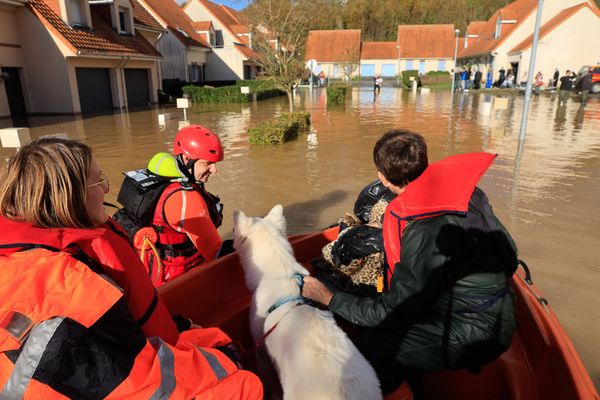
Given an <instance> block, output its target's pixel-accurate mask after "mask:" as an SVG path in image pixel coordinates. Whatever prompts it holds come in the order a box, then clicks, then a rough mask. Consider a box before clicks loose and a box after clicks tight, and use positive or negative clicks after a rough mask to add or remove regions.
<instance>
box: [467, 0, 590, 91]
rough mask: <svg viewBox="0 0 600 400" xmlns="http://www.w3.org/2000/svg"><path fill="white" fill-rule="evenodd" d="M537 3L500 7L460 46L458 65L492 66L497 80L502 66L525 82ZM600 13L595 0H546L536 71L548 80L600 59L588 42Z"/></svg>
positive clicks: (521, 0) (518, 0)
mask: <svg viewBox="0 0 600 400" xmlns="http://www.w3.org/2000/svg"><path fill="white" fill-rule="evenodd" d="M537 5H538V1H537V0H516V1H514V2H512V3H510V4H508V5H507V6H505V7H502V8H500V9H499V10H497V11H496V12H495V13H494V14H493V15H492V16H491V17H490V19H488V21H486V23H485V24H484V25H482V26H478V27H477V30H478V32H477V33H476V35H477V38H475V40H474V41H473V42H471V41H469V42H468V43H467V47H466V48H462V49H461V51H460V52H459V56H458V59H459V64H461V65H466V64H470V65H476V66H477V67H478V68H487V67H491V68H492V70H493V73H494V79H497V77H498V71H499V70H500V69H505V70H508V69H511V70H512V72H513V74H514V75H515V76H516V80H517V82H521V81H525V80H526V77H527V69H528V68H529V60H530V57H531V55H530V53H531V43H532V37H533V31H534V27H535V18H536V13H537ZM597 13H598V7H597V6H596V4H595V3H594V1H593V0H545V1H544V6H543V9H542V16H541V27H542V28H541V30H540V39H541V40H540V42H539V47H538V52H537V57H536V60H537V62H536V70H538V71H542V73H543V75H544V76H545V77H546V78H549V77H551V76H552V74H553V73H554V70H555V68H558V69H559V70H560V72H561V73H564V71H565V70H566V69H572V68H575V69H578V68H579V67H580V66H581V65H585V64H589V63H596V62H597V61H598V58H599V57H598V52H596V54H594V53H593V52H591V51H590V49H589V48H588V47H587V44H588V43H589V42H590V38H592V37H595V36H594V35H596V34H597V32H598V19H597ZM542 32H543V37H542Z"/></svg>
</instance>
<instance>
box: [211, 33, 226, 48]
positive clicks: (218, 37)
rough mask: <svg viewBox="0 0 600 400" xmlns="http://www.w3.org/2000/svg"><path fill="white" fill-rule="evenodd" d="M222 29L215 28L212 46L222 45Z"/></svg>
mask: <svg viewBox="0 0 600 400" xmlns="http://www.w3.org/2000/svg"><path fill="white" fill-rule="evenodd" d="M223 45H224V41H223V31H222V30H221V29H215V44H214V45H213V46H214V47H223Z"/></svg>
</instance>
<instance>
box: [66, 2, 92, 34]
mask: <svg viewBox="0 0 600 400" xmlns="http://www.w3.org/2000/svg"><path fill="white" fill-rule="evenodd" d="M67 7H68V10H67V16H68V20H69V25H71V26H72V27H74V28H81V27H88V26H89V24H88V21H87V18H86V12H85V10H84V8H83V7H84V2H83V1H82V0H67Z"/></svg>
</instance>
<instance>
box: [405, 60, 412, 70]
mask: <svg viewBox="0 0 600 400" xmlns="http://www.w3.org/2000/svg"><path fill="white" fill-rule="evenodd" d="M405 69H406V70H407V71H410V70H411V69H413V61H412V60H406V68H405Z"/></svg>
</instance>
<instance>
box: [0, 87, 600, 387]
mask: <svg viewBox="0 0 600 400" xmlns="http://www.w3.org/2000/svg"><path fill="white" fill-rule="evenodd" d="M349 96H351V97H349V98H348V101H347V102H346V104H345V105H343V106H336V107H329V108H328V107H327V102H326V93H325V89H321V88H315V89H314V90H313V91H312V93H309V91H308V90H302V89H301V90H298V91H297V96H296V98H295V104H296V106H297V107H299V108H303V109H307V110H308V111H310V112H311V113H312V127H311V132H310V134H309V135H303V136H301V137H300V138H299V139H298V140H295V141H292V142H289V143H286V144H285V145H281V146H250V145H249V144H248V141H247V133H246V132H247V129H248V127H251V126H254V125H256V124H257V123H259V122H261V121H264V120H265V119H268V118H271V117H273V116H274V115H277V114H280V113H282V112H286V111H287V109H288V106H287V98H286V97H281V98H278V99H270V100H265V101H261V102H256V103H249V104H243V105H239V104H234V105H210V106H194V107H193V108H191V109H190V110H189V112H188V116H189V120H190V122H191V123H193V124H202V125H205V126H207V127H209V128H211V129H213V130H215V131H216V132H217V133H218V134H219V135H220V136H221V137H222V138H223V142H224V147H225V160H224V161H223V162H222V163H219V164H218V174H217V175H215V176H213V177H211V181H210V182H209V183H208V185H207V187H208V189H209V190H210V191H211V192H213V193H215V194H218V195H219V196H220V197H221V199H222V200H223V202H224V203H225V221H224V223H223V226H222V227H221V228H220V231H221V233H222V235H223V236H224V237H231V228H232V221H231V214H232V212H233V210H236V209H242V210H244V211H246V212H248V213H249V214H250V215H260V214H264V213H266V212H267V211H268V210H270V209H271V207H272V206H273V205H274V204H277V203H281V204H283V206H284V210H285V211H284V212H285V214H286V216H287V217H288V227H289V232H290V233H297V232H305V231H308V230H312V229H317V228H321V227H325V226H328V225H331V224H333V223H335V222H336V221H337V220H338V218H339V217H341V216H342V215H343V214H344V213H345V212H350V211H352V208H353V204H354V201H355V199H356V195H357V194H358V192H359V191H360V189H361V188H362V187H363V186H364V185H365V184H367V183H368V182H371V181H373V180H374V179H375V177H376V171H375V167H374V166H373V162H372V147H373V144H374V143H375V141H376V140H377V139H378V138H379V137H380V136H381V134H382V133H383V132H385V131H386V130H388V129H391V128H407V129H412V130H415V131H418V132H420V133H422V134H423V135H424V136H425V137H426V138H427V140H428V144H429V154H430V158H431V160H432V161H435V160H439V159H441V158H443V157H445V156H447V155H450V154H456V153H461V152H473V151H489V152H492V153H497V154H498V155H499V156H498V158H497V159H496V161H495V162H494V164H493V166H492V168H491V169H490V171H489V172H488V173H487V174H486V176H485V177H484V178H483V180H482V182H481V186H482V187H483V188H484V190H485V191H486V193H487V194H488V196H489V197H490V199H491V202H492V204H493V205H494V207H495V210H496V213H497V215H499V216H500V217H501V218H502V220H503V221H504V222H505V224H506V225H507V227H508V229H509V230H510V231H511V232H512V233H513V235H514V237H515V239H516V241H517V243H518V245H519V249H520V257H521V258H522V259H524V260H525V261H526V262H527V263H528V264H529V265H530V267H531V268H532V270H533V274H534V275H533V276H534V279H535V282H536V284H538V285H539V286H540V288H541V289H542V291H543V292H544V295H545V297H547V298H548V299H549V300H550V304H551V305H552V307H553V309H554V310H555V311H556V312H557V314H558V315H559V318H560V320H561V322H562V324H563V325H564V326H565V328H566V329H567V331H568V332H569V333H570V335H571V338H572V339H573V341H574V343H575V346H576V348H577V349H578V350H579V353H580V354H581V356H582V358H583V360H584V362H585V364H586V365H587V367H588V369H589V370H590V373H591V374H592V377H593V378H594V380H595V382H596V384H599V383H600V342H598V340H597V339H596V336H597V335H596V332H597V331H598V330H600V319H599V317H598V311H597V310H598V309H600V298H599V297H598V296H597V294H596V293H597V288H598V287H600V253H598V252H597V250H596V249H597V246H598V243H597V242H598V237H600V214H599V213H598V211H597V200H596V199H597V197H598V195H599V190H600V189H599V187H600V184H599V183H600V135H598V132H600V101H599V100H598V99H591V100H590V101H589V103H588V105H587V107H586V108H585V109H583V108H580V107H579V102H577V101H573V100H570V101H569V102H567V104H566V106H564V107H560V108H557V103H556V101H555V100H554V99H553V98H552V97H547V96H536V97H534V98H533V99H532V106H531V110H530V114H531V115H530V120H529V123H528V131H527V136H526V139H525V141H524V142H521V143H520V142H519V140H518V127H519V123H520V116H521V109H522V106H523V97H522V96H519V95H517V96H514V97H512V98H510V99H509V102H508V105H507V108H506V109H501V108H497V107H495V106H494V105H493V104H494V96H492V95H490V94H489V93H487V94H475V93H469V94H464V93H463V94H457V95H456V97H455V99H454V109H452V110H451V109H450V96H449V93H448V92H447V91H445V92H444V91H442V92H436V91H432V92H430V93H412V92H411V91H409V90H404V91H402V90H398V89H395V88H391V87H384V88H383V89H382V90H381V93H380V94H379V95H377V96H376V97H375V101H373V100H374V98H373V90H372V86H370V85H369V86H365V87H361V88H358V87H357V88H353V90H352V93H351V94H350V95H349ZM163 112H170V113H172V116H171V119H170V120H169V121H168V122H167V123H166V125H165V126H164V128H162V129H161V128H160V127H159V125H158V114H159V113H163ZM182 117H183V115H182V113H181V111H180V110H177V109H174V108H155V109H152V110H150V111H148V110H147V111H138V112H132V113H129V114H121V113H115V114H113V115H104V116H95V117H91V118H81V117H56V116H43V117H31V118H29V122H30V124H31V126H32V128H31V136H32V138H37V137H40V136H42V135H45V134H56V133H65V134H67V135H68V136H69V137H70V138H74V139H79V140H82V141H84V142H86V143H88V144H89V145H91V146H92V147H93V149H94V152H95V155H96V157H97V158H98V160H99V162H100V164H101V166H102V168H103V169H104V171H105V172H106V173H107V174H108V176H109V178H110V179H111V181H112V182H115V183H117V182H120V181H122V177H121V172H122V171H127V170H130V169H133V168H140V167H143V166H145V165H146V163H147V162H148V160H149V158H150V157H151V156H152V155H153V154H154V153H156V152H158V151H169V150H170V149H171V148H172V141H173V137H174V135H175V133H176V132H177V130H178V126H179V123H180V122H181V120H182ZM0 123H4V121H0ZM12 154H14V149H0V159H1V160H4V159H6V158H8V157H9V156H10V155H12ZM0 168H5V165H4V164H2V165H1V166H0ZM117 187H118V184H116V185H115V188H114V189H113V191H112V192H111V193H109V194H108V196H107V200H108V201H111V202H114V201H116V194H117Z"/></svg>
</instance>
